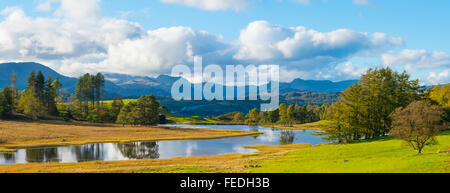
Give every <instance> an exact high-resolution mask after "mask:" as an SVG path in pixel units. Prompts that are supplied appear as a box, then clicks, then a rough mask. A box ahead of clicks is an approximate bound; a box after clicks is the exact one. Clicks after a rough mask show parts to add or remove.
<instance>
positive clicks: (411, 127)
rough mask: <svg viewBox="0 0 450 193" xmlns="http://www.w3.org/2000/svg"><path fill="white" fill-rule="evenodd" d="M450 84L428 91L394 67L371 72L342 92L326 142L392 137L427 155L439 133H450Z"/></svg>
mask: <svg viewBox="0 0 450 193" xmlns="http://www.w3.org/2000/svg"><path fill="white" fill-rule="evenodd" d="M449 93H450V87H449V85H445V86H443V87H441V86H434V87H431V88H430V89H424V88H423V87H421V86H420V85H419V80H411V79H410V75H408V74H407V73H406V72H403V73H397V72H395V71H393V70H392V69H390V68H382V69H369V70H368V71H367V72H366V73H365V74H364V75H362V77H361V79H360V81H359V82H358V83H355V84H354V85H352V86H350V87H349V88H348V89H346V90H345V91H343V92H342V94H341V99H340V100H339V101H338V102H336V103H334V104H332V105H331V106H330V107H329V108H328V109H327V110H326V113H325V116H324V118H326V119H328V120H332V123H333V124H332V125H331V126H330V128H329V129H327V130H325V134H326V136H327V137H326V138H327V139H328V140H330V141H337V142H354V141H358V140H361V139H375V138H378V137H381V136H386V135H392V136H396V137H399V138H401V139H404V140H405V141H407V143H408V144H410V145H411V146H412V147H413V148H414V149H416V150H417V151H418V153H420V152H421V150H422V148H423V147H424V145H426V144H429V143H431V142H432V141H433V139H434V135H436V134H437V133H439V131H440V130H442V129H448V116H447V115H446V113H445V111H444V108H446V109H447V112H448V108H449V103H448V100H449V95H450V94H449Z"/></svg>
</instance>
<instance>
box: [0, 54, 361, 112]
mask: <svg viewBox="0 0 450 193" xmlns="http://www.w3.org/2000/svg"><path fill="white" fill-rule="evenodd" d="M33 70H34V71H35V72H37V71H41V72H42V73H43V74H44V75H45V76H50V77H51V78H53V79H55V78H56V77H58V78H59V80H60V82H61V83H62V84H63V88H64V89H66V90H67V92H68V93H73V92H74V90H75V87H76V84H77V78H75V77H68V76H64V75H62V74H59V73H58V72H56V71H54V70H53V69H51V68H49V67H47V66H45V65H42V64H39V63H35V62H21V63H1V64H0V87H4V86H6V85H10V84H11V74H12V73H13V72H14V73H16V75H17V83H16V86H17V88H18V89H19V90H24V89H25V88H26V86H27V85H26V84H27V78H28V76H29V75H30V73H31V71H33ZM104 76H105V91H106V93H107V94H106V97H105V99H113V98H114V97H115V96H121V97H123V98H130V99H133V98H138V97H139V96H141V95H146V94H153V95H156V96H157V97H158V98H159V99H160V100H161V102H162V104H163V105H166V106H168V107H169V109H170V110H171V111H173V112H176V113H179V114H186V115H202V116H212V115H220V114H224V113H228V112H232V111H241V112H248V110H250V109H252V108H255V107H258V106H259V104H260V101H254V102H249V101H212V102H205V101H174V100H173V99H171V97H170V96H171V87H172V84H173V83H174V82H176V81H177V80H179V77H171V76H168V75H160V76H158V77H156V78H153V77H148V76H133V75H126V74H114V73H104ZM356 82H357V80H348V81H341V82H332V81H329V80H303V79H295V80H294V81H292V82H281V83H280V95H281V96H280V100H281V102H284V103H288V104H299V105H302V104H323V103H330V102H334V101H336V100H337V99H338V96H339V93H340V92H341V91H343V90H345V89H346V88H348V87H349V86H350V85H352V84H354V83H356ZM247 87H248V86H247ZM224 89H225V88H224ZM246 90H247V89H246ZM246 95H247V93H246ZM218 107H219V108H218ZM213 108H214V109H216V110H212V109H213Z"/></svg>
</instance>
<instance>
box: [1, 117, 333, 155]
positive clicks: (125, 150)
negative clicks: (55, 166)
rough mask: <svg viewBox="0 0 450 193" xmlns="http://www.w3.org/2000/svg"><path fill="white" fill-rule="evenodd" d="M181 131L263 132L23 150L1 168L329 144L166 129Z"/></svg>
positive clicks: (275, 135) (273, 135)
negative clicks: (19, 164)
mask: <svg viewBox="0 0 450 193" xmlns="http://www.w3.org/2000/svg"><path fill="white" fill-rule="evenodd" d="M162 126H169V127H178V128H213V129H214V128H217V129H235V130H243V131H256V130H257V131H260V132H264V134H261V135H255V136H245V137H233V138H223V139H208V140H168V141H150V142H131V143H95V144H86V145H69V146H56V147H30V148H19V149H17V151H16V152H15V153H0V164H16V163H29V162H61V163H74V162H83V161H93V160H103V161H119V160H135V159H163V158H173V157H189V156H201V155H220V154H227V153H254V152H256V150H255V149H248V148H244V146H248V145H280V144H299V143H308V144H312V145H317V144H319V143H325V142H326V141H325V140H323V139H322V137H323V136H316V135H313V134H314V133H315V131H310V130H280V129H274V128H268V127H261V126H246V125H162Z"/></svg>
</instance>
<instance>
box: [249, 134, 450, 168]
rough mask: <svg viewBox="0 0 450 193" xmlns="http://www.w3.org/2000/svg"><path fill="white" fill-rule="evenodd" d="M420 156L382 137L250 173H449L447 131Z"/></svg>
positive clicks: (284, 159)
mask: <svg viewBox="0 0 450 193" xmlns="http://www.w3.org/2000/svg"><path fill="white" fill-rule="evenodd" d="M437 139H438V142H439V144H438V145H433V146H427V147H426V148H425V149H424V152H423V154H422V155H417V154H416V153H415V151H414V150H413V149H412V148H410V147H409V146H406V145H405V144H404V143H403V142H402V141H400V140H396V139H392V138H391V137H386V138H382V139H378V140H374V141H367V142H360V143H354V144H333V145H319V146H314V147H311V148H306V149H300V150H296V151H292V152H289V153H287V154H285V155H282V156H279V157H274V158H271V159H268V160H264V161H261V162H260V163H259V165H260V166H261V167H257V168H253V169H250V171H251V172H257V173H259V172H264V173H265V172H269V173H312V172H314V173H316V172H319V173H342V172H344V173H359V172H364V173H366V172H369V173H384V172H388V173H392V172H393V173H429V172H430V173H436V172H445V173H448V172H450V156H449V152H450V131H446V132H443V133H442V135H440V136H439V137H438V138H437Z"/></svg>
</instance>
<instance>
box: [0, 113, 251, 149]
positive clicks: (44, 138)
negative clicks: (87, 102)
mask: <svg viewBox="0 0 450 193" xmlns="http://www.w3.org/2000/svg"><path fill="white" fill-rule="evenodd" d="M0 128H3V129H2V130H1V132H2V133H3V138H4V140H5V143H3V144H0V151H15V150H14V148H16V147H28V146H50V145H77V144H87V143H105V142H129V141H157V140H158V141H159V140H183V139H214V138H224V137H237V136H246V135H255V134H259V133H258V132H244V131H238V130H225V129H184V128H171V127H157V126H154V127H128V126H126V127H122V126H121V125H115V124H90V123H83V122H70V123H68V122H63V121H40V122H26V121H3V120H1V121H0Z"/></svg>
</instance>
